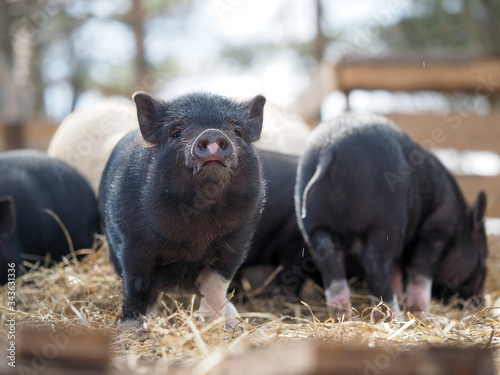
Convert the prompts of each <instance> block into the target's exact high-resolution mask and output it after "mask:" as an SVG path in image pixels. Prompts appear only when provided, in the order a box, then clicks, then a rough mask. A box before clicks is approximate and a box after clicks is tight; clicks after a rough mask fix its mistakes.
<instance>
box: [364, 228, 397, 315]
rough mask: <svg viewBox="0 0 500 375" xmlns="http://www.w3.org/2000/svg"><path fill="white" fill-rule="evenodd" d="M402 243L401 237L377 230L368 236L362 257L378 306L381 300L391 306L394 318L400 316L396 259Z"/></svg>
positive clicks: (367, 280) (370, 289) (374, 301)
mask: <svg viewBox="0 0 500 375" xmlns="http://www.w3.org/2000/svg"><path fill="white" fill-rule="evenodd" d="M401 247H402V241H401V240H400V237H399V236H397V235H395V234H393V233H388V232H387V231H385V230H377V231H374V232H372V233H370V234H369V235H368V238H367V241H366V244H365V249H364V252H363V254H362V255H361V265H362V267H363V272H364V276H365V279H366V283H367V285H368V290H369V291H370V295H371V298H372V303H373V304H377V303H379V302H380V298H382V300H383V301H384V303H385V304H386V305H387V306H389V308H390V309H391V310H392V313H393V314H394V316H396V315H397V314H399V313H400V312H401V310H400V309H399V303H398V297H397V294H396V292H397V290H396V291H395V290H394V288H393V285H394V284H395V285H397V284H398V281H397V279H398V274H397V273H398V271H397V268H396V270H395V267H397V265H396V264H395V259H396V258H397V255H398V254H399V253H400V250H401Z"/></svg>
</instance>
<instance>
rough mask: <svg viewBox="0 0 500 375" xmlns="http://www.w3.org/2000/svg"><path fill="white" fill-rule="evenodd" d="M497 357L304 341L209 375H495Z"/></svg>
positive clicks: (233, 361) (450, 349) (248, 355)
mask: <svg viewBox="0 0 500 375" xmlns="http://www.w3.org/2000/svg"><path fill="white" fill-rule="evenodd" d="M494 373H495V368H494V362H493V353H492V351H490V350H487V349H483V348H478V347H475V348H462V347H456V346H444V347H432V348H429V349H426V348H423V347H414V348H413V347H412V349H411V351H409V350H407V351H402V350H399V349H398V348H397V347H395V346H392V347H389V346H387V347H375V348H368V347H356V346H352V345H348V344H345V345H339V344H335V343H329V342H312V341H301V342H295V343H287V344H279V345H275V346H274V347H266V348H261V349H257V350H254V351H250V352H245V353H243V354H241V355H239V356H235V357H232V358H228V359H226V360H224V361H222V362H221V363H219V364H218V365H217V366H215V367H214V368H213V369H211V370H210V371H208V374H217V375H225V374H228V375H229V374H241V375H246V374H248V375H250V374H252V375H253V374H259V375H271V374H272V375H278V374H283V375H285V374H286V375H299V374H301V375H302V374H308V375H329V374H336V375H347V374H349V375H351V374H353V375H357V374H360V375H361V374H381V375H416V374H421V375H431V374H441V375H452V374H453V375H454V374H462V375H475V374H482V375H493V374H494Z"/></svg>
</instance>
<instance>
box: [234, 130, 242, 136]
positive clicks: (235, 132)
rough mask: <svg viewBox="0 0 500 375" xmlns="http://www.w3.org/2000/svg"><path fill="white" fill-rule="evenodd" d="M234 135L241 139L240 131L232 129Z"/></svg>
mask: <svg viewBox="0 0 500 375" xmlns="http://www.w3.org/2000/svg"><path fill="white" fill-rule="evenodd" d="M234 134H236V136H237V137H241V136H242V134H241V130H240V129H234Z"/></svg>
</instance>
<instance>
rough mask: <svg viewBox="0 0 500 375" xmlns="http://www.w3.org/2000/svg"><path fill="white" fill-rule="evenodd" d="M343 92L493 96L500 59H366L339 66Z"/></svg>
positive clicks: (498, 82)
mask: <svg viewBox="0 0 500 375" xmlns="http://www.w3.org/2000/svg"><path fill="white" fill-rule="evenodd" d="M334 69H335V75H336V85H337V88H338V89H339V90H341V91H345V92H348V91H351V90H355V89H364V90H389V91H418V90H433V91H448V92H450V91H451V92H454V91H469V92H476V91H478V93H481V94H482V95H488V94H489V95H491V94H492V93H493V92H496V93H498V92H500V59H499V58H453V57H450V58H448V59H431V58H429V57H425V56H416V57H413V58H407V59H394V58H382V59H366V60H358V61H347V62H340V63H338V64H337V65H336V66H335V68H334Z"/></svg>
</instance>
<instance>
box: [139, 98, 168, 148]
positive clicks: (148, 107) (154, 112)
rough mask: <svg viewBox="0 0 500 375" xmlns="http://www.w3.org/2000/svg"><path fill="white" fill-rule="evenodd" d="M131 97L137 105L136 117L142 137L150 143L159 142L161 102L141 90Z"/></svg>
mask: <svg viewBox="0 0 500 375" xmlns="http://www.w3.org/2000/svg"><path fill="white" fill-rule="evenodd" d="M132 99H133V100H134V102H135V105H136V107H137V119H138V120H139V128H140V129H141V133H142V137H143V138H144V139H145V140H146V141H148V142H150V143H155V144H156V143H159V141H160V128H159V127H160V121H159V119H160V113H161V108H162V103H161V102H159V101H158V100H156V99H155V98H153V97H152V96H151V95H148V94H146V93H145V92H141V91H138V92H136V93H135V94H134V95H132Z"/></svg>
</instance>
